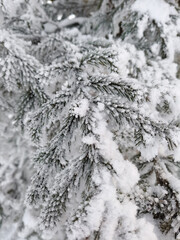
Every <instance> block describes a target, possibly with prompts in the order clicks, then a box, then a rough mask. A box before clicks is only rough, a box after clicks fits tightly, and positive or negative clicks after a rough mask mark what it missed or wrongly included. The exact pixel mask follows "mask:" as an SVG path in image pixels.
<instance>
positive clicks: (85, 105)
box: [73, 98, 89, 117]
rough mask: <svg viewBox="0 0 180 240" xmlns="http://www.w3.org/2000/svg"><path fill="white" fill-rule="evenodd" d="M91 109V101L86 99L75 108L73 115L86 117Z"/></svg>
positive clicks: (76, 104) (75, 105)
mask: <svg viewBox="0 0 180 240" xmlns="http://www.w3.org/2000/svg"><path fill="white" fill-rule="evenodd" d="M88 109H89V101H88V99H86V98H83V99H81V100H80V101H78V102H77V103H75V104H74V106H73V113H74V114H75V115H77V116H80V117H84V116H86V113H87V111H88Z"/></svg>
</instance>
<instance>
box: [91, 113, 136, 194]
mask: <svg viewBox="0 0 180 240" xmlns="http://www.w3.org/2000/svg"><path fill="white" fill-rule="evenodd" d="M95 118H96V126H95V128H94V129H93V132H94V134H95V135H98V136H99V141H98V142H97V144H96V145H97V148H98V149H99V151H100V154H101V155H102V156H103V157H104V159H105V160H107V161H108V162H110V164H111V165H112V166H113V168H114V170H115V171H116V173H117V175H118V177H117V178H116V184H117V185H118V187H119V188H120V189H121V191H122V192H125V193H127V192H129V191H131V190H132V188H133V187H134V186H135V184H136V183H137V182H138V180H139V174H138V170H137V168H136V167H135V166H134V165H133V164H132V163H130V162H129V161H125V160H124V159H123V156H122V154H121V153H120V151H119V150H118V145H117V144H116V143H115V141H114V140H113V134H112V133H111V132H110V131H109V130H108V128H107V123H106V121H105V120H104V119H103V116H102V113H101V112H100V111H99V109H96V110H95Z"/></svg>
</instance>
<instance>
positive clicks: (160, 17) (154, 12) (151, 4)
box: [132, 0, 175, 23]
mask: <svg viewBox="0 0 180 240" xmlns="http://www.w3.org/2000/svg"><path fill="white" fill-rule="evenodd" d="M132 10H134V11H137V12H140V13H142V14H145V13H149V15H150V17H151V18H152V19H154V20H156V21H157V22H160V23H166V22H168V21H169V20H170V14H171V13H172V12H174V11H175V10H174V8H173V7H171V6H170V5H169V4H168V3H166V2H165V1H164V0H151V1H149V0H137V1H136V2H135V3H134V4H133V5H132Z"/></svg>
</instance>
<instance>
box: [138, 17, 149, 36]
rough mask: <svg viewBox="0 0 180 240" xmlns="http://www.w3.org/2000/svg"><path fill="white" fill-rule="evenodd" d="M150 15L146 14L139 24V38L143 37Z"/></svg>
mask: <svg viewBox="0 0 180 240" xmlns="http://www.w3.org/2000/svg"><path fill="white" fill-rule="evenodd" d="M148 19H149V17H148V15H147V14H145V15H144V16H143V18H142V19H141V20H140V21H139V22H138V38H142V37H143V33H144V30H145V29H146V26H147V23H148Z"/></svg>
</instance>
